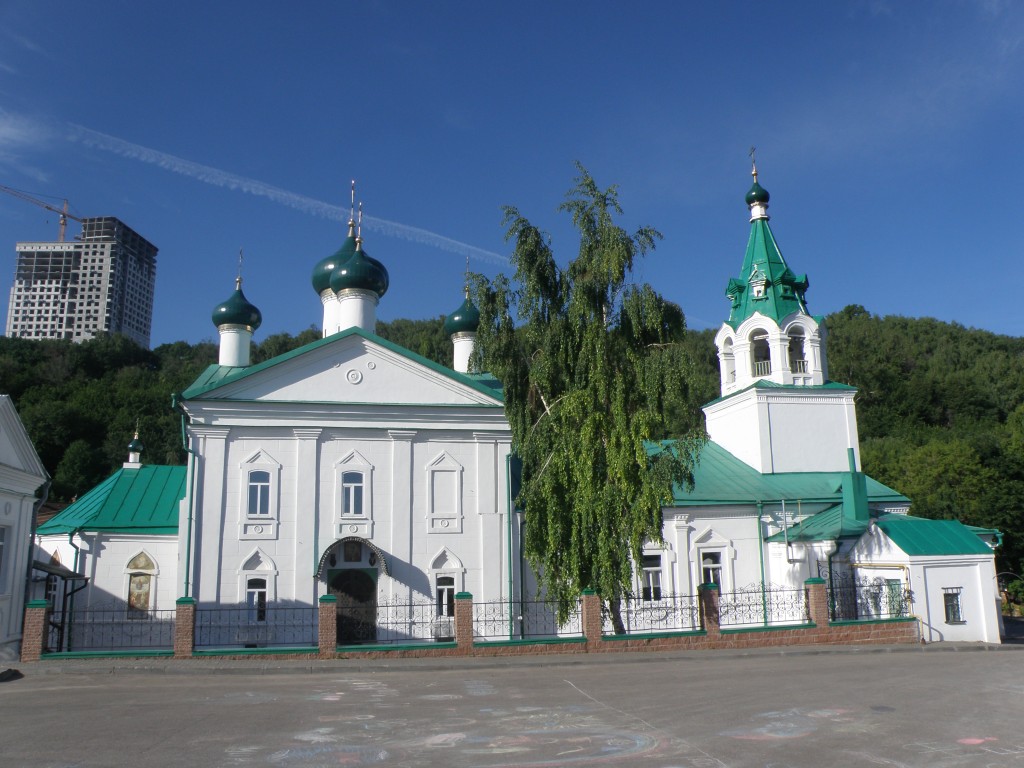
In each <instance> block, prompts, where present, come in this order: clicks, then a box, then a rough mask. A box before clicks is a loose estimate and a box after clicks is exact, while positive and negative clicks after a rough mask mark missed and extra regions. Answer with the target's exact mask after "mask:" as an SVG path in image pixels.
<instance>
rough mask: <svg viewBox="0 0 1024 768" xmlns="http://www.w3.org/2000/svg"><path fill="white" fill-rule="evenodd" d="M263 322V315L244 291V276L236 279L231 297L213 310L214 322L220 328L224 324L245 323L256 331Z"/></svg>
mask: <svg viewBox="0 0 1024 768" xmlns="http://www.w3.org/2000/svg"><path fill="white" fill-rule="evenodd" d="M262 322H263V315H262V314H261V313H260V311H259V310H258V309H257V308H256V307H255V306H254V305H253V304H250V303H249V300H248V299H246V298H245V294H244V293H242V278H238V279H237V280H236V281H235V292H234V293H233V294H231V298H229V299H228V300H227V301H225V302H223V303H221V304H218V305H217V307H216V308H215V309H214V310H213V324H214V325H216V326H217V327H218V328H220V327H221V326H222V325H245V326H248V327H249V328H250V329H251V330H254V331H255V330H256V329H257V328H259V327H260V323H262Z"/></svg>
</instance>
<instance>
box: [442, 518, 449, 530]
mask: <svg viewBox="0 0 1024 768" xmlns="http://www.w3.org/2000/svg"><path fill="white" fill-rule="evenodd" d="M441 527H442V528H447V527H448V521H447V520H442V521H441Z"/></svg>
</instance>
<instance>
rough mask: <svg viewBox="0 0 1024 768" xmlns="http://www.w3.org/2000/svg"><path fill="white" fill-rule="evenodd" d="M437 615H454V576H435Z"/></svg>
mask: <svg viewBox="0 0 1024 768" xmlns="http://www.w3.org/2000/svg"><path fill="white" fill-rule="evenodd" d="M437 615H438V616H455V577H454V576H438V577H437Z"/></svg>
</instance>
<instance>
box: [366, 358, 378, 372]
mask: <svg viewBox="0 0 1024 768" xmlns="http://www.w3.org/2000/svg"><path fill="white" fill-rule="evenodd" d="M366 367H367V368H369V369H370V370H371V371H375V370H377V364H376V363H375V362H373V360H370V361H368V362H367V363H366Z"/></svg>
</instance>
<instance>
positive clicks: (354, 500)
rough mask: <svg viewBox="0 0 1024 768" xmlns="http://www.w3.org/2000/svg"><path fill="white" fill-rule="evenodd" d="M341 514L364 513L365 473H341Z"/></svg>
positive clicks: (354, 514) (345, 515) (347, 515)
mask: <svg viewBox="0 0 1024 768" xmlns="http://www.w3.org/2000/svg"><path fill="white" fill-rule="evenodd" d="M341 514H342V516H343V517H350V516H356V515H360V516H361V515H362V514H363V473H362V472H352V471H348V472H342V473H341Z"/></svg>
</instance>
